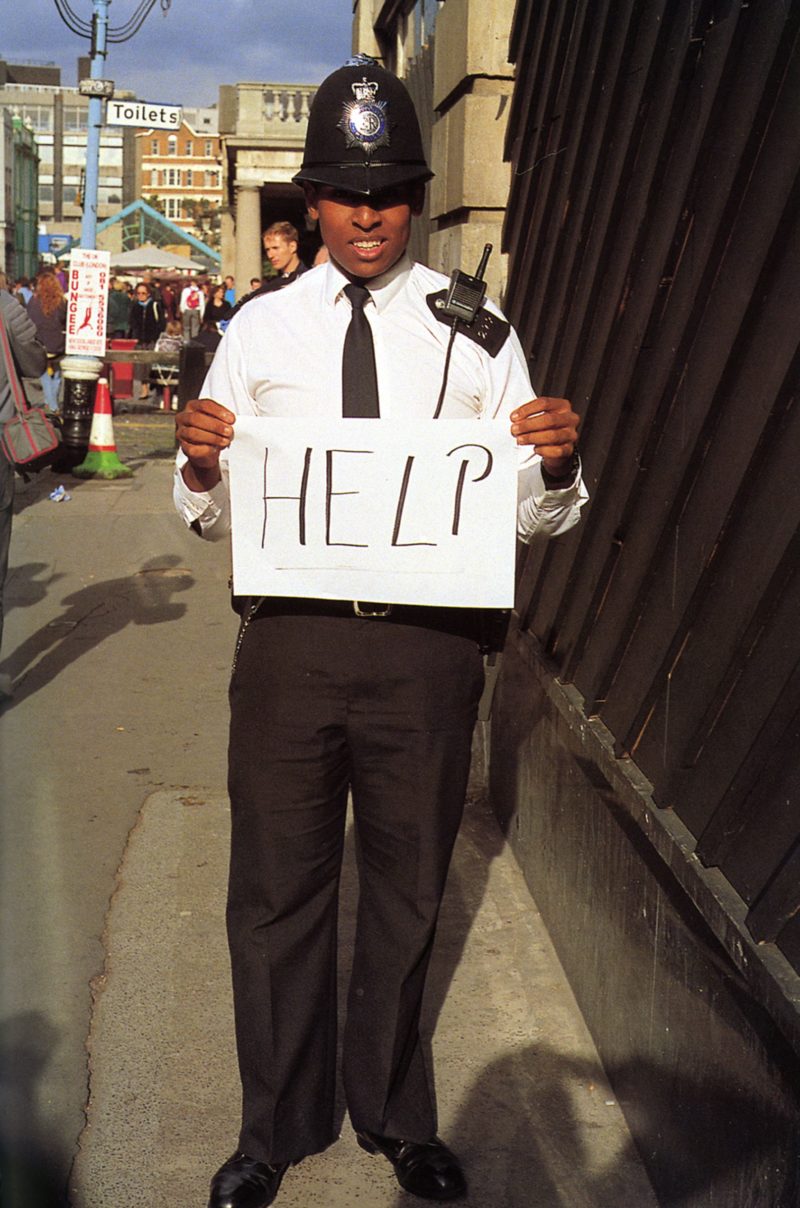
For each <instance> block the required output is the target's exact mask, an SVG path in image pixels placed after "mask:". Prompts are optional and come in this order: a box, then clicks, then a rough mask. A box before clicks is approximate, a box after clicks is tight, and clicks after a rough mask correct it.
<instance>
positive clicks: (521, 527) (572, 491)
mask: <svg viewBox="0 0 800 1208" xmlns="http://www.w3.org/2000/svg"><path fill="white" fill-rule="evenodd" d="M588 498H589V492H588V491H587V490H586V487H585V486H584V483H583V479H582V477H581V474H580V470H579V471H578V475H577V477H576V478H575V480H574V482H571V483H570V484H569V485H568V486H566V487H564V488H562V489H560V490H556V489H552V490H548V488H547V487H546V485H545V482H544V479H543V477H542V469H541V460H540V459H537V460H536V461H535V462H533V463H532V464H529V465H527V466H525V467H524V468H523V469H521V470H520V473H519V480H518V493H517V535H518V537H519V539H520V541H524V542H525V543H526V544H528V543H530V542H531V541H533V539H534V538H535V537H558V536H560V535H561V534H562V533H567V532H569V530H570V529H571V528H574V526H575V525H576V524H577V523H578V521H579V520H580V511H581V508H582V507H583V505H584V504H585V503H586V502H587V500H588Z"/></svg>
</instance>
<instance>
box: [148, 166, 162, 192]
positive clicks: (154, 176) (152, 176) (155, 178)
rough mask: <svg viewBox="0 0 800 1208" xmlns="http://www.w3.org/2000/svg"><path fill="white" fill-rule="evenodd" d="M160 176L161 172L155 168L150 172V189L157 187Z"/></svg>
mask: <svg viewBox="0 0 800 1208" xmlns="http://www.w3.org/2000/svg"><path fill="white" fill-rule="evenodd" d="M159 176H160V173H159V171H158V170H157V169H156V168H153V169H152V170H151V172H150V187H151V188H152V189H154V188H155V187H156V185H157V184H158V183H159V180H158V178H159Z"/></svg>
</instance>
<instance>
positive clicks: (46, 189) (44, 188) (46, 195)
mask: <svg viewBox="0 0 800 1208" xmlns="http://www.w3.org/2000/svg"><path fill="white" fill-rule="evenodd" d="M39 204H40V205H47V206H51V205H52V204H53V186H52V185H43V184H40V185H39Z"/></svg>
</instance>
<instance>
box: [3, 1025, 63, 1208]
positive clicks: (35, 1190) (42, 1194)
mask: <svg viewBox="0 0 800 1208" xmlns="http://www.w3.org/2000/svg"><path fill="white" fill-rule="evenodd" d="M58 1039H59V1037H58V1032H57V1030H56V1029H55V1027H54V1026H53V1025H52V1024H51V1023H50V1021H49V1020H48V1019H47V1018H46V1017H45V1016H44V1015H42V1014H41V1013H40V1012H38V1011H28V1012H26V1013H24V1014H21V1015H15V1016H12V1017H11V1018H9V1019H6V1020H4V1021H3V1022H2V1023H0V1104H2V1113H1V1117H0V1203H2V1205H3V1208H62V1206H63V1205H65V1204H66V1202H67V1200H66V1189H65V1188H64V1187H63V1186H60V1185H59V1184H60V1179H59V1175H58V1174H57V1172H58V1171H59V1170H63V1169H64V1160H63V1155H59V1154H57V1153H55V1152H54V1144H53V1137H52V1135H51V1133H49V1132H47V1133H45V1130H44V1128H43V1127H42V1125H41V1123H40V1121H39V1111H38V1084H39V1081H40V1079H41V1077H42V1075H43V1074H44V1071H45V1069H46V1066H47V1063H48V1061H49V1060H50V1056H51V1054H52V1052H53V1050H54V1049H55V1047H56V1045H57V1043H58Z"/></svg>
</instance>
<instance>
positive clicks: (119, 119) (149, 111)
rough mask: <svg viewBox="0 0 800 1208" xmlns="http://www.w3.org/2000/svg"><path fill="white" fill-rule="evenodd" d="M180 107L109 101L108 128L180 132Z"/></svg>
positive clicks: (150, 102) (155, 103) (156, 103)
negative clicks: (134, 127)
mask: <svg viewBox="0 0 800 1208" xmlns="http://www.w3.org/2000/svg"><path fill="white" fill-rule="evenodd" d="M182 113H183V109H182V108H181V106H180V105H161V104H159V103H158V102H154V101H108V103H107V106H106V125H107V126H138V127H140V129H143V130H180V128H181V114H182Z"/></svg>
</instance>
